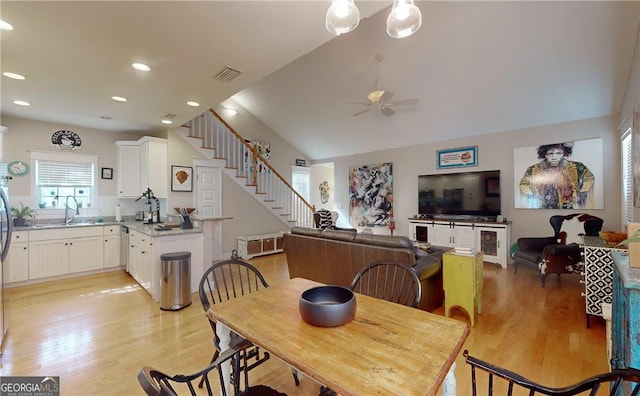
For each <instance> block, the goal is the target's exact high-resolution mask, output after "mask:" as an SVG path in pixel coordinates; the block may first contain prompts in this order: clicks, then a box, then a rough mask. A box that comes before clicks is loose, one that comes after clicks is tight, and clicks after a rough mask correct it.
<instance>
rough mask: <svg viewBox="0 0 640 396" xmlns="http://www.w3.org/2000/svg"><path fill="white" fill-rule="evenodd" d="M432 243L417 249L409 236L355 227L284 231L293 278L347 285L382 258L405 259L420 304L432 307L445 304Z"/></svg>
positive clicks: (439, 252)
mask: <svg viewBox="0 0 640 396" xmlns="http://www.w3.org/2000/svg"><path fill="white" fill-rule="evenodd" d="M447 250H449V249H448V248H438V247H433V248H432V249H431V250H430V251H427V252H426V253H424V252H418V254H419V255H421V256H422V257H420V258H419V259H416V250H415V248H414V246H413V242H411V240H410V239H409V238H406V237H401V236H388V235H372V234H363V233H357V232H356V230H352V231H344V230H328V229H327V230H322V229H318V228H304V227H294V228H292V229H291V232H289V233H285V234H284V252H285V254H286V256H287V265H288V266H289V277H290V278H307V279H311V280H314V281H316V282H321V283H326V284H330V285H340V286H345V287H348V286H349V285H350V284H351V282H352V281H353V278H354V277H355V275H356V274H357V273H358V271H359V270H360V269H361V268H363V267H364V266H365V265H367V264H371V263H373V262H375V261H379V260H388V261H395V262H401V263H405V264H407V265H410V266H412V267H413V268H414V270H415V271H416V274H417V275H418V277H419V278H420V281H421V285H422V298H421V299H420V304H419V305H418V307H419V308H421V309H424V310H427V311H432V310H434V309H435V308H437V307H439V306H440V305H442V302H443V300H444V292H443V289H442V253H444V252H445V251H447Z"/></svg>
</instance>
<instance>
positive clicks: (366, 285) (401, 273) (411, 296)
mask: <svg viewBox="0 0 640 396" xmlns="http://www.w3.org/2000/svg"><path fill="white" fill-rule="evenodd" d="M349 288H350V289H351V290H353V291H354V292H356V293H360V294H365V295H367V296H371V297H375V298H379V299H382V300H387V301H391V302H394V303H398V304H403V305H407V306H409V307H414V308H415V307H417V306H418V303H420V297H421V296H422V286H421V285H420V278H418V275H416V273H415V271H414V270H413V269H412V268H411V267H409V266H407V265H406V264H403V263H396V262H391V261H376V262H375V263H371V264H369V265H367V266H365V267H364V268H362V269H361V270H360V271H359V272H358V273H357V274H356V276H355V277H354V279H353V282H351V285H350V286H349Z"/></svg>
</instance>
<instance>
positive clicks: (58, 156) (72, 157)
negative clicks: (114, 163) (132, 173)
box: [29, 150, 99, 207]
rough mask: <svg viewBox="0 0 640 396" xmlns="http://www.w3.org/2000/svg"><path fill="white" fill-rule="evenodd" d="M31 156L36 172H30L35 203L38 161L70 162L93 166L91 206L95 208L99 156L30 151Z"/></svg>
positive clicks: (31, 162)
mask: <svg viewBox="0 0 640 396" xmlns="http://www.w3.org/2000/svg"><path fill="white" fill-rule="evenodd" d="M29 155H30V164H31V169H33V170H34V172H29V173H30V175H31V179H30V182H31V199H32V200H33V202H37V200H36V196H37V195H38V193H37V191H38V186H37V185H36V172H35V169H36V161H37V160H42V161H60V162H64V161H69V162H77V163H83V164H93V170H94V186H93V192H92V194H91V206H92V207H95V205H96V202H97V199H98V184H99V183H98V180H99V178H98V176H99V175H98V174H97V172H98V169H99V168H98V156H97V155H88V154H77V153H69V152H55V151H35V150H32V151H29Z"/></svg>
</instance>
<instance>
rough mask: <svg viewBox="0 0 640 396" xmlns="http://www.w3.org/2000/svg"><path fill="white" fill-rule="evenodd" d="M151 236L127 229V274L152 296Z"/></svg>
mask: <svg viewBox="0 0 640 396" xmlns="http://www.w3.org/2000/svg"><path fill="white" fill-rule="evenodd" d="M152 249H153V238H152V237H151V236H149V235H146V234H143V233H141V232H139V231H134V230H131V229H129V274H131V276H133V279H135V280H136V282H138V283H139V284H140V286H142V288H143V289H145V290H146V291H147V292H148V293H149V294H151V296H152V297H153V290H152V286H153V267H152V265H153V262H152Z"/></svg>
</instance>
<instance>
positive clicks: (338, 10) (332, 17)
mask: <svg viewBox="0 0 640 396" xmlns="http://www.w3.org/2000/svg"><path fill="white" fill-rule="evenodd" d="M359 23H360V11H359V10H358V7H357V6H356V5H355V2H354V0H331V6H330V7H329V9H328V10H327V16H326V19H325V26H326V28H327V30H328V31H329V32H330V33H332V34H335V35H336V36H339V35H341V34H344V33H349V32H350V31H352V30H354V29H355V28H356V27H358V24H359ZM421 26H422V12H420V9H419V8H418V7H417V6H416V5H415V3H414V0H394V1H393V6H392V7H391V13H390V14H389V17H387V34H388V35H389V36H390V37H393V38H404V37H409V36H411V35H412V34H414V33H415V32H417V31H418V29H420V27H421Z"/></svg>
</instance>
